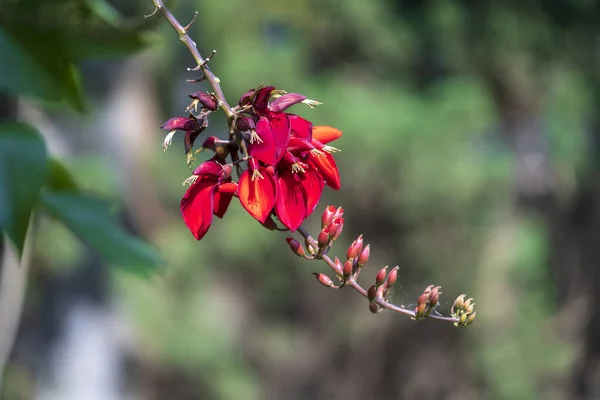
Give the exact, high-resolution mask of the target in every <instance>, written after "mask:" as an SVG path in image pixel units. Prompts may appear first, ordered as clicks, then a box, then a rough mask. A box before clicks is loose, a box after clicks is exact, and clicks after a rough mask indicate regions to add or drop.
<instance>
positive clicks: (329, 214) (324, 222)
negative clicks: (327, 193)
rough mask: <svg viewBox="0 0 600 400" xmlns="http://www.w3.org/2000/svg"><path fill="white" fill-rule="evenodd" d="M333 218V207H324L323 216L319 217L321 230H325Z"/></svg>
mask: <svg viewBox="0 0 600 400" xmlns="http://www.w3.org/2000/svg"><path fill="white" fill-rule="evenodd" d="M334 216H335V206H327V207H325V211H323V216H322V217H321V228H327V227H328V226H329V224H330V223H331V221H333V217H334Z"/></svg>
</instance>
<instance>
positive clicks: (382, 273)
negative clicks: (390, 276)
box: [375, 265, 388, 286]
mask: <svg viewBox="0 0 600 400" xmlns="http://www.w3.org/2000/svg"><path fill="white" fill-rule="evenodd" d="M387 269H388V266H387V265H386V266H385V267H383V268H381V269H380V270H379V272H377V275H375V285H377V286H381V285H382V284H383V282H384V281H385V277H386V275H387Z"/></svg>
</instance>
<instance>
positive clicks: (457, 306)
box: [450, 294, 477, 327]
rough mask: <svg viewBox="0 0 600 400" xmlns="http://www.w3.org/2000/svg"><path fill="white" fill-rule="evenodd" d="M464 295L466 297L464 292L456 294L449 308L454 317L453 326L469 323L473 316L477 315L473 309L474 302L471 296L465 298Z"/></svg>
mask: <svg viewBox="0 0 600 400" xmlns="http://www.w3.org/2000/svg"><path fill="white" fill-rule="evenodd" d="M465 297H467V295H465V294H461V295H460V296H458V297H457V298H456V301H454V304H453V305H452V309H451V310H450V314H451V315H452V317H453V318H455V319H456V322H454V326H463V327H464V326H468V325H471V324H472V323H473V321H475V316H476V315H477V311H475V303H473V302H472V301H473V299H472V298H469V299H467V300H465Z"/></svg>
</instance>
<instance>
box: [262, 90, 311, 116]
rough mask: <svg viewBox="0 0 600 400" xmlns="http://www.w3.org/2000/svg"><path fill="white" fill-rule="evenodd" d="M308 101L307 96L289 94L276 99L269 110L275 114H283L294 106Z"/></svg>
mask: <svg viewBox="0 0 600 400" xmlns="http://www.w3.org/2000/svg"><path fill="white" fill-rule="evenodd" d="M304 99H306V96H304V95H302V94H298V93H287V94H284V95H283V96H281V97H278V98H276V99H275V100H273V101H272V102H271V104H269V110H271V111H273V112H281V111H283V110H285V109H287V108H288V107H291V106H293V105H294V104H298V103H300V102H301V101H302V100H304Z"/></svg>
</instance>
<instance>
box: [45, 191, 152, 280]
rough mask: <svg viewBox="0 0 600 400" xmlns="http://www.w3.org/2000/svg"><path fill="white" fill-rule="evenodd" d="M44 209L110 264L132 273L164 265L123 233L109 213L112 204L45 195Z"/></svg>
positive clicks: (84, 197) (73, 195) (149, 249)
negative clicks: (127, 269)
mask: <svg viewBox="0 0 600 400" xmlns="http://www.w3.org/2000/svg"><path fill="white" fill-rule="evenodd" d="M42 203H43V206H44V209H45V210H46V211H47V212H48V214H50V215H51V216H52V217H54V218H55V219H57V220H59V221H62V222H63V223H64V224H65V225H66V226H67V227H68V228H69V229H71V231H73V233H75V234H76V235H77V236H79V238H80V239H81V240H82V241H83V242H85V243H86V244H87V245H89V246H90V247H91V248H93V249H95V250H96V251H98V252H99V253H100V254H101V255H102V256H104V257H105V258H106V259H107V260H108V261H109V262H112V263H114V264H116V265H118V266H121V267H126V268H129V269H132V270H134V271H135V272H142V273H144V272H147V271H146V270H145V269H144V268H145V267H158V266H160V265H162V264H163V260H162V258H161V256H160V255H159V254H158V253H157V252H156V251H155V250H154V249H153V248H152V247H151V246H150V245H149V244H147V243H146V242H145V241H143V240H141V239H140V238H137V237H135V236H133V235H131V234H130V233H128V232H126V231H125V230H123V228H122V227H121V226H120V225H119V224H118V222H117V221H116V220H115V218H114V216H113V215H112V213H111V204H110V203H108V202H106V201H104V200H101V199H98V198H95V197H91V196H88V195H84V194H79V193H53V192H48V193H45V194H44V195H43V196H42Z"/></svg>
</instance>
